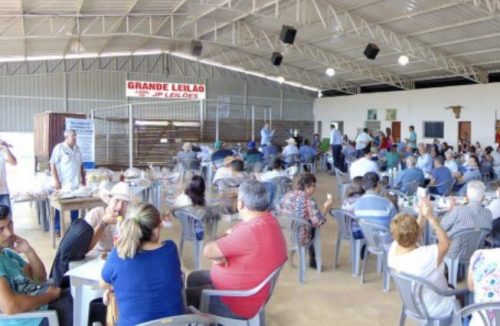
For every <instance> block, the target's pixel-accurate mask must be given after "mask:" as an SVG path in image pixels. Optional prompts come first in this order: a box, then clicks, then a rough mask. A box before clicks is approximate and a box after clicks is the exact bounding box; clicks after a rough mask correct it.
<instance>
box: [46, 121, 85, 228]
mask: <svg viewBox="0 0 500 326" xmlns="http://www.w3.org/2000/svg"><path fill="white" fill-rule="evenodd" d="M49 163H50V172H51V174H52V179H53V182H54V187H55V188H56V190H59V189H63V190H75V189H77V188H78V187H79V186H80V184H84V182H85V181H84V180H85V172H84V170H83V166H82V152H81V151H80V147H78V145H77V144H76V132H75V130H73V129H69V130H65V131H64V141H63V142H62V143H59V144H57V145H56V146H55V147H54V150H53V151H52V156H51V157H50V161H49ZM59 216H60V213H59V210H56V214H55V229H56V231H59V230H60V221H59ZM77 218H78V211H77V210H75V211H71V220H72V221H74V220H76V219H77Z"/></svg>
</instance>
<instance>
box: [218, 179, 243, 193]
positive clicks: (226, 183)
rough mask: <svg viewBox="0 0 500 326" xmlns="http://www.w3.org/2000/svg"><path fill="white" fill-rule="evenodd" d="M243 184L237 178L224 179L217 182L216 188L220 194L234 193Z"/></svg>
mask: <svg viewBox="0 0 500 326" xmlns="http://www.w3.org/2000/svg"><path fill="white" fill-rule="evenodd" d="M240 184H241V182H240V181H239V180H238V179H235V178H222V179H219V180H217V181H216V182H215V187H216V188H217V190H218V191H219V192H226V191H234V190H236V189H237V188H238V186H239V185H240Z"/></svg>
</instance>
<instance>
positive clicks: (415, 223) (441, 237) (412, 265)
mask: <svg viewBox="0 0 500 326" xmlns="http://www.w3.org/2000/svg"><path fill="white" fill-rule="evenodd" d="M420 201H421V202H420V205H419V215H418V219H415V217H413V216H411V215H409V214H404V213H402V214H398V215H396V216H395V217H394V219H393V220H392V221H391V225H390V228H391V234H392V237H393V239H394V242H393V243H392V244H391V247H390V249H389V254H388V261H387V263H388V265H389V267H390V268H392V269H394V270H396V271H398V272H402V273H406V274H409V275H413V276H416V277H419V278H423V279H425V280H427V281H428V282H429V283H431V284H433V285H434V286H436V287H437V288H438V289H441V290H448V284H447V281H446V278H445V276H444V263H443V259H444V256H445V255H446V253H447V252H448V248H449V246H450V239H449V238H448V235H447V234H446V232H445V231H444V230H443V228H442V227H441V225H440V224H439V222H438V221H437V220H436V218H435V217H434V214H433V211H432V205H431V203H430V201H429V200H428V199H426V198H421V199H420ZM426 221H427V222H428V223H430V225H431V227H432V229H433V231H434V233H435V234H436V237H437V239H438V243H437V244H432V245H428V246H420V245H419V240H420V236H421V234H422V232H423V228H424V227H425V223H426ZM423 303H424V305H425V308H426V309H427V311H428V313H429V315H430V317H436V318H437V317H444V316H448V315H450V314H451V312H452V311H453V309H454V308H455V306H456V304H458V303H456V302H455V299H454V298H453V297H444V296H441V295H439V294H437V293H436V292H434V291H432V290H430V289H426V288H424V290H423Z"/></svg>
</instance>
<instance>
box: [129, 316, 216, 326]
mask: <svg viewBox="0 0 500 326" xmlns="http://www.w3.org/2000/svg"><path fill="white" fill-rule="evenodd" d="M214 323H215V319H214V318H213V317H212V316H210V315H207V314H186V315H179V316H171V317H165V318H159V319H155V320H151V321H147V322H145V323H141V324H138V325H137V326H162V325H170V326H209V325H212V324H214Z"/></svg>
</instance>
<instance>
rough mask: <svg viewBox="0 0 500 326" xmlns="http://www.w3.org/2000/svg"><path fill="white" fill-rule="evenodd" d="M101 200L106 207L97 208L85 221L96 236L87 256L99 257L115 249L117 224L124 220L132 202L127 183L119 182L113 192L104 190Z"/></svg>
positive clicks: (86, 216) (90, 212)
mask: <svg viewBox="0 0 500 326" xmlns="http://www.w3.org/2000/svg"><path fill="white" fill-rule="evenodd" d="M101 198H102V200H103V201H104V202H105V203H106V205H107V206H106V207H96V208H94V209H92V210H90V211H89V212H88V213H87V214H86V215H85V221H86V222H87V223H88V224H90V226H92V227H93V228H94V236H93V237H92V241H91V242H90V246H89V253H88V254H87V255H90V256H97V255H99V254H100V253H102V252H109V251H111V249H112V248H113V240H114V237H115V236H116V235H117V233H118V232H117V231H118V230H117V227H116V224H117V222H118V220H119V217H121V218H123V216H125V214H126V213H127V208H128V205H129V203H130V200H131V196H130V188H129V186H128V184H127V183H125V182H119V183H117V184H116V185H114V186H113V188H111V190H107V189H102V190H101Z"/></svg>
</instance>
